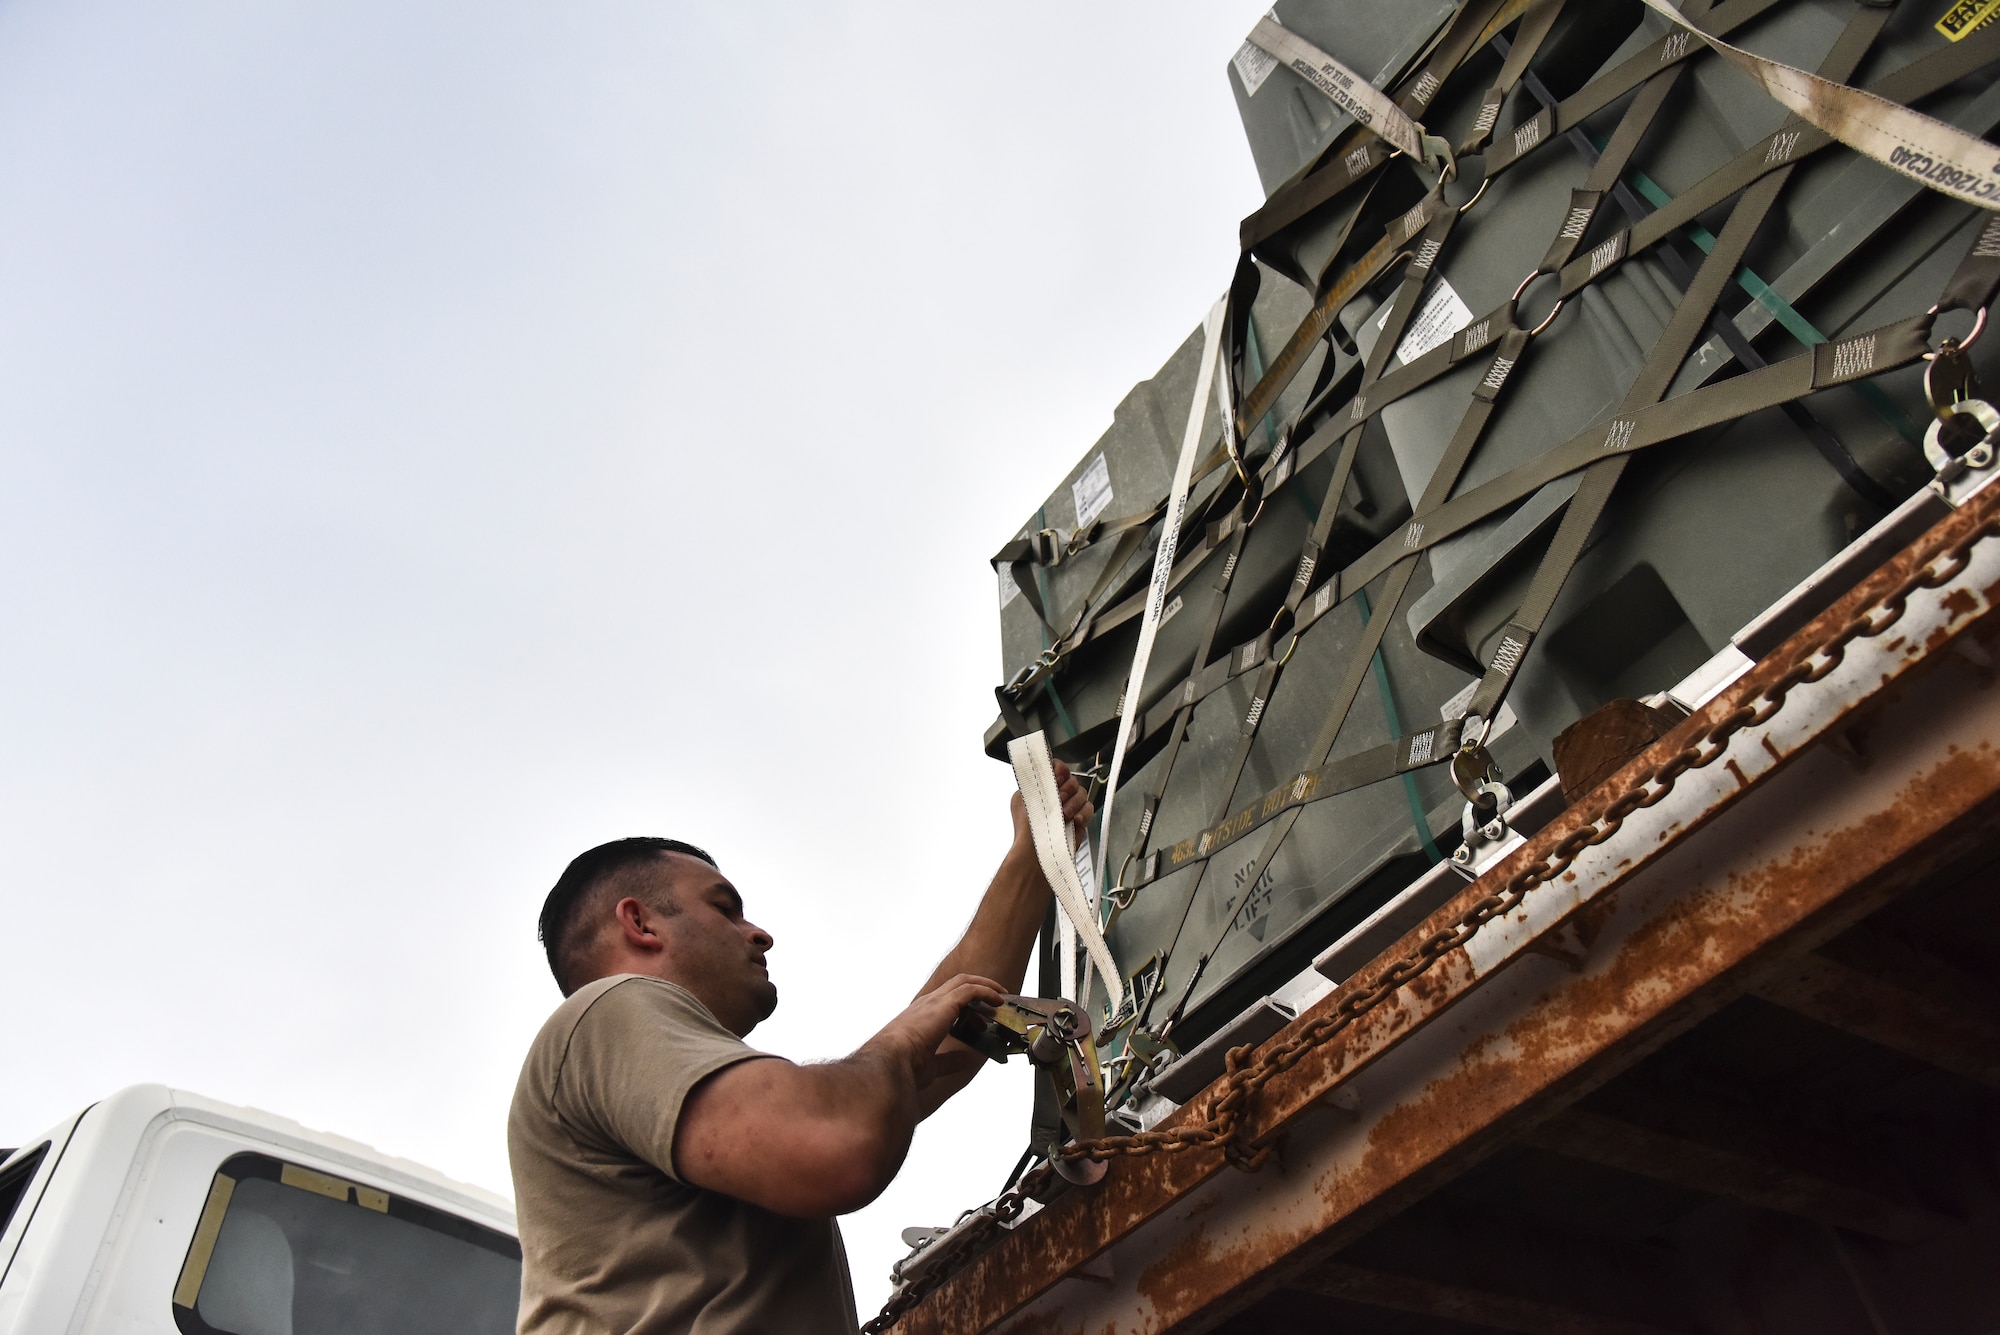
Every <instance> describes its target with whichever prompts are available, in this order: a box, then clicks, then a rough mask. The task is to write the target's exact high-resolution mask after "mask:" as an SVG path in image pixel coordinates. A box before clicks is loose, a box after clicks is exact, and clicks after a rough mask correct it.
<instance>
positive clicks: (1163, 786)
mask: <svg viewBox="0 0 2000 1335" xmlns="http://www.w3.org/2000/svg"><path fill="white" fill-rule="evenodd" d="M1249 531H1250V529H1249V526H1248V525H1245V526H1243V527H1241V528H1239V529H1237V530H1236V537H1235V539H1234V540H1233V541H1232V542H1231V544H1230V547H1229V555H1228V556H1227V557H1226V558H1225V559H1224V560H1223V563H1222V572H1221V573H1220V574H1219V575H1217V576H1216V579H1215V584H1214V595H1213V597H1212V599H1211V601H1210V607H1209V614H1208V620H1207V622H1206V623H1205V624H1204V625H1203V627H1202V632H1201V639H1200V642H1199V643H1198V644H1197V645H1196V647H1195V651H1194V660H1193V661H1194V664H1195V666H1196V668H1197V669H1198V671H1197V673H1196V675H1195V676H1190V677H1188V679H1187V681H1186V683H1185V684H1184V688H1183V691H1182V693H1181V694H1180V695H1179V696H1176V697H1174V698H1170V699H1168V700H1167V701H1165V702H1163V703H1162V704H1161V705H1160V706H1159V707H1158V708H1156V709H1155V710H1154V711H1153V712H1152V713H1151V714H1147V715H1145V716H1143V717H1142V718H1141V719H1140V725H1141V726H1140V727H1139V729H1137V730H1136V733H1135V736H1134V738H1133V740H1132V743H1131V744H1132V745H1133V746H1135V747H1136V746H1138V745H1139V744H1140V742H1141V741H1142V740H1144V739H1146V738H1148V737H1150V736H1151V735H1152V734H1153V733H1154V732H1156V731H1157V727H1158V725H1155V724H1154V720H1155V718H1156V717H1157V716H1158V715H1159V713H1160V712H1161V710H1165V711H1167V712H1168V721H1170V722H1171V723H1172V725H1173V731H1172V732H1171V733H1170V734H1168V737H1167V746H1166V750H1165V752H1164V753H1163V758H1162V760H1161V761H1160V765H1159V773H1158V774H1157V776H1156V777H1155V778H1154V781H1153V782H1152V783H1151V784H1149V785H1148V786H1147V789H1146V800H1145V804H1144V805H1143V806H1142V807H1141V808H1140V809H1139V833H1138V835H1137V837H1136V838H1135V839H1134V841H1133V853H1134V855H1135V856H1136V855H1137V854H1139V853H1143V852H1144V851H1145V848H1146V837H1147V835H1149V834H1150V833H1151V832H1152V829H1153V819H1154V817H1156V816H1157V815H1159V812H1160V799H1161V798H1162V797H1164V796H1165V795H1166V790H1167V778H1168V776H1169V775H1171V774H1172V773H1173V772H1174V761H1175V760H1176V759H1177V758H1178V757H1179V755H1180V750H1181V742H1182V741H1184V740H1185V739H1186V737H1187V725H1188V719H1189V718H1190V717H1191V716H1192V715H1193V713H1194V707H1195V704H1196V697H1195V695H1194V692H1193V691H1192V689H1188V688H1191V687H1192V686H1193V685H1194V682H1195V680H1196V677H1197V676H1202V675H1206V674H1205V673H1204V672H1201V671H1199V669H1201V668H1202V666H1203V665H1204V664H1208V665H1209V666H1215V665H1214V664H1209V663H1208V656H1209V655H1210V654H1211V653H1213V652H1215V634H1216V631H1217V630H1218V629H1219V628H1220V627H1221V625H1222V612H1223V608H1224V607H1225V606H1227V604H1228V602H1229V583H1230V580H1231V579H1233V578H1234V577H1235V575H1236V562H1237V559H1238V558H1239V557H1240V556H1242V554H1243V540H1244V538H1245V537H1246V536H1247V535H1248V533H1249ZM1228 665H1229V659H1224V660H1222V663H1221V666H1222V667H1224V668H1225V669H1226V668H1227V667H1228ZM1123 707H1124V708H1125V709H1132V708H1137V707H1138V706H1137V704H1136V702H1135V700H1134V697H1133V692H1132V683H1131V682H1130V681H1127V682H1126V683H1125V702H1124V706H1123ZM1121 712H1122V710H1121ZM1148 725H1153V726H1148ZM1127 860H1128V861H1129V860H1130V859H1129V858H1128V859H1127ZM1124 871H1125V869H1124V867H1123V866H1122V865H1121V866H1119V867H1117V868H1115V869H1113V873H1112V876H1111V882H1112V884H1114V885H1115V884H1117V883H1118V882H1119V881H1120V880H1122V879H1123V877H1124ZM1113 913H1114V915H1115V914H1116V908H1115V907H1114V909H1113ZM1105 926H1106V929H1107V930H1108V929H1109V927H1110V923H1109V922H1107V923H1106V924H1105Z"/></svg>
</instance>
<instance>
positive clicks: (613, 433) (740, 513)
mask: <svg viewBox="0 0 2000 1335" xmlns="http://www.w3.org/2000/svg"><path fill="white" fill-rule="evenodd" d="M1263 4H1264V0H1245V3H1240V4H1224V5H1216V4H1213V3H1212V2H1211V3H1162V2H1160V0H1151V2H1149V3H1144V4H1141V3H1136V2H1133V0H1125V2H1121V3H1114V4H1103V5H1094V6H1091V5H1082V6H1079V5H1055V4H1047V3H1042V4H1027V5H1021V4H1013V5H981V6H969V5H953V4H947V5H937V4H931V5H917V4H905V5H894V4H852V3H844V4H840V5H825V4H817V5H795V4H772V5H758V6H744V7H742V8H738V7H735V6H730V5H706V6H693V5H676V4H668V3H660V0H651V2H650V3H632V2H627V0H589V3H584V4H571V5H553V4H539V5H522V4H518V3H511V2H509V0H481V2H480V3H478V4H469V3H462V2H461V0H431V3H427V4H421V5H408V4H386V3H369V2H367V0H341V2H340V3H329V2H327V0H297V2H289V3H264V4H252V3H244V2H243V0H208V2H200V3H196V2H191V3H174V2H169V3H158V4H143V5H142V4H133V3H127V4H122V5H114V4H103V3H91V2H89V0H64V2H63V3H55V2H54V0H15V3H11V4H8V5H6V6H4V7H0V463H3V464H4V475H0V608H4V618H5V645H6V649H5V652H4V654H0V726H4V735H0V785H4V790H0V897H3V898H0V923H4V928H0V931H4V934H5V940H6V951H5V955H6V963H5V965H4V967H0V1008H4V1016H5V1025H6V1033H7V1040H8V1045H9V1049H10V1050H9V1054H8V1060H7V1062H6V1067H5V1070H6V1074H5V1076H4V1078H0V1144H16V1143H19V1142H20V1141H21V1140H22V1139H23V1138H25V1137H27V1136H29V1135H31V1134H33V1133H34V1132H35V1131H37V1130H39V1129H41V1128H42V1127H44V1126H46V1125H47V1124H50V1123H53V1122H55V1121H56V1120H57V1119H59V1118H61V1117H63V1116H66V1115H68V1114H69V1113H72V1112H74V1111H75V1110H77V1109H78V1108H80V1107H82V1106H83V1105H84V1104H86V1103H88V1102H90V1101H92V1100H94V1099H96V1098H98V1097H101V1096H102V1095H104V1094H106V1093H109V1092H110V1091H112V1090H115V1089H117V1088H119V1087H122V1086H124V1085H128V1084H132V1083H135V1082H139V1081H153V1080H157V1081H163V1082H166V1083H168V1084H172V1085H176V1086H179V1087H183V1088H187V1089H191V1090H195V1091H198V1092H201V1093H204V1094H207V1095H210V1096H212V1097H216V1098H220V1099H225V1100H229V1101H232V1102H240V1103H249V1104H254V1105H257V1106H259V1107H263V1108H267V1109H270V1110H272V1111H275V1112H279V1113H283V1114H285V1115H288V1116H291V1117H295V1118H297V1119H299V1120H301V1121H303V1122H305V1123H306V1124H308V1125H310V1126H315V1127H321V1128H325V1129H328V1130H334V1131H338V1132H341V1133H343V1134H346V1135H349V1136H353V1137H355V1138H358V1139H361V1140H364V1141H367V1142H370V1143H372V1144H374V1145H376V1146H377V1147H379V1148H381V1149H383V1150H386V1151H390V1152H393V1153H397V1154H402V1155H406V1156H409V1157H411V1158H415V1159H418V1160H421V1161H423V1162H426V1163H429V1164H431V1165H434V1166H435V1167H437V1168H439V1169H441V1170H443V1171H445V1172H447V1173H450V1174H452V1175H454V1176H456V1177H459V1178H462V1179H465V1180H468V1181H471V1182H476V1183H479V1184H481V1185H483V1186H487V1187H490V1188H493V1189H495V1190H499V1191H503V1192H504V1191H506V1190H507V1188H508V1174H507V1164H506V1150H505V1142H504V1135H503V1122H504V1118H505V1113H506V1107H507V1101H508V1097H509V1094H510V1092H511V1090H512V1087H513V1083H514V1076H515V1072H516V1070H517V1068H518V1063H519V1060H520V1057H521V1054H522V1052H523V1051H524V1050H525V1047H526V1045H527V1043H528V1040H529V1038H530V1037H531V1035H532V1034H533V1033H534V1031H535V1029H536V1028H537V1027H538V1026H539V1025H540V1024H541V1022H542V1020H543V1019H544V1017H545V1016H546V1015H547V1013H548V1011H549V1010H550V1009H552V1008H553V1006H554V1005H555V1003H556V1001H557V1000H558V997H557V994H556V991H555V988H554V985H553V984H552V983H551V982H550V980H549V978H548V976H547V973H546V971H545V968H544V965H543V961H542V958H541V955H540V952H539V948H538V947H537V946H536V944H535V940H534V918H535V913H536V910H537V908H538V907H539V905H540V902H541V899H542V896H543V895H544V894H545V893H546V892H547V889H548V887H549V885H550V884H551V883H552V882H553V881H554V879H555V877H556V875H557V874H558V873H559V872H560V871H561V869H562V867H563V865H564V863H565V862H566V861H567V860H568V859H569V858H570V857H571V856H573V855H574V854H575V853H577V852H579V851H581V850H582V849H583V848H585V847H587V846H589V845H591V844H594V843H597V842H599V841H601V840H604V839H607V838H614V837H618V836H622V835H628V834H640V833H660V834H669V835H674V836H678V837H681V838H685V839H690V840H694V841H696V842H699V843H701V844H703V845H705V846H707V847H709V848H710V849H712V850H714V851H715V853H716V854H717V856H718V857H719V859H720V860H721V863H722V866H723V868H724V869H725V870H726V871H727V872H728V873H730V874H731V875H732V877H733V878H734V879H735V881H736V883H737V884H738V885H739V886H740V887H741V888H742V890H743V892H744V895H745V897H746V899H747V901H748V905H749V911H750V913H751V915H752V917H753V918H755V919H756V920H757V921H759V922H761V923H763V924H764V925H765V926H767V927H768V928H770V929H771V930H772V932H773V933H774V934H775V935H776V937H777V949H776V951H775V952H774V954H773V957H772V964H773V972H774V976H775V977H776V979H777V981H778V983H779V986H780V989H781V992H782V995H783V1002H782V1004H781V1007H780V1010H779V1012H778V1014H777V1016H776V1017H775V1018H774V1019H772V1020H771V1021H770V1022H769V1023H768V1024H767V1025H766V1026H765V1027H764V1028H763V1029H760V1030H759V1031H758V1033H757V1035H756V1036H755V1037H756V1041H757V1042H758V1043H759V1044H760V1045H761V1046H764V1047H767V1048H769V1049H772V1050H775V1051H777V1052H781V1053H784V1054H786V1055H788V1056H794V1057H799V1058H809V1057H827V1056H836V1055H839V1054H841V1053H843V1052H846V1051H848V1050H850V1049H852V1048H853V1047H854V1046H856V1045H857V1044H859V1043H860V1042H862V1041H863V1040H864V1039H865V1038H866V1037H867V1036H868V1035H869V1034H870V1033H871V1032H873V1030H874V1029H875V1028H877V1027H878V1026H879V1025H880V1024H881V1023H883V1022H884V1021H886V1020H887V1019H888V1018H889V1017H890V1016H891V1015H892V1014H893V1013H894V1012H895V1011H896V1010H897V1009H899V1008H900V1006H901V1005H902V1004H903V1002H904V1001H905V1000H906V999H907V997H908V995H909V994H910V993H911V992H912V991H913V990H914V989H915V987H916V986H917V984H918V983H919V982H921V981H922V979H923V978H924V976H925V975H926V974H927V973H928V972H929V970H930V969H931V967H932V966H933V964H934V963H935V961H936V959H937V957H938V956H939V955H940V954H942V952H943V951H944V949H945V948H946V946H947V945H948V944H949V943H950V941H951V940H952V939H953V938H954V937H955V935H956V933H957V931H958V930H959V928H960V927H961V926H962V924H963V922H964V920H965V919H966V917H967V916H968V914H969V913H970V911H971V908H972V904H973V902H974V900H975V898H976V896H977V894H978V891H979V890H980V889H981V888H982V887H983V885H984V882H985V878H986V876H987V875H988V873H989V872H990V871H991V868H992V866H993V864H994V863H995V862H996V861H997V859H998V857H999V855H1000V853H1001V851H1002V850H1003V848H1004V846H1005V844H1006V841H1007V838H1008V823H1007V818H1006V812H1005V802H1006V797H1007V794H1008V792H1009V790H1010V787H1011V781H1010V778H1009V775H1008V773H1007V771H1006V770H1005V768H1004V767H1003V766H1001V765H999V764H996V763H995V762H993V761H991V760H988V759H986V758H985V757H984V756H983V755H982V754H981V753H980V747H979V743H980V734H981V732H982V730H983V729H984V727H985V726H986V724H987V723H988V722H989V721H990V720H991V718H992V716H993V712H994V709H993V698H992V686H993V683H994V680H995V678H996V677H997V675H998V669H999V663H998V659H999V650H998V634H997V630H996V625H995V601H996V600H995V585H994V577H993V575H992V572H991V571H990V569H989V568H988V566H987V565H986V558H987V557H988V556H989V555H991V553H992V552H993V550H994V549H995V548H996V547H997V546H998V545H999V544H1000V543H1001V542H1003V541H1004V540H1006V539H1007V538H1008V537H1010V536H1012V534H1013V532H1014V531H1015V530H1016V529H1017V528H1018V527H1019V525H1020V524H1021V523H1022V521H1023V520H1024V519H1026V518H1027V517H1029V516H1030V515H1032V513H1033V511H1034V508H1035V505H1036V504H1037V502H1038V501H1039V500H1040V499H1041V498H1042V497H1043V496H1044V495H1046V494H1047V493H1048V492H1049V491H1050V490H1051V489H1052V487H1053V486H1054V485H1055V484H1056V483H1057V482H1059V481H1060V480H1061V478H1062V475H1063V473H1064V472H1065V471H1066V470H1067V469H1068V467H1069V466H1070V465H1071V463H1072V462H1074V461H1075V460H1076V458H1077V457H1078V456H1080V455H1081V454H1082V453H1083V451H1084V450H1085V449H1086V448H1087V447H1088V446H1089V445H1090V444H1091V442H1092V441H1093V440H1094V439H1095V438H1096V437H1097V435H1098V434H1099V433H1100V432H1101V431H1102V430H1103V429H1104V427H1105V426H1106V425H1108V424H1109V421H1110V416H1111V410H1112V407H1113V405H1114V404H1116V403H1117V401H1118V400H1119V399H1120V397H1122V395H1123V394H1124V393H1125V391H1126V389H1127V388H1129V386H1130V385H1131V384H1132V383H1133V382H1134V381H1136V380H1138V379H1141V378H1143V377H1145V376H1147V375H1149V374H1150V373H1151V372H1152V370H1153V369H1154V368H1155V367H1157V366H1158V365H1159V363H1160V362H1161V361H1163V360H1164V359H1165V357H1166V356H1167V354H1168V353H1169V352H1170V351H1172V350H1173V348H1174V347H1175V346H1176V345H1178V344H1179V343H1180V341H1181V340H1182V339H1183V338H1184V337H1185V336H1186V335H1187V333H1188V331H1189V330H1190V329H1192V328H1193V327H1194V326H1195V325H1196V324H1197V323H1198V322H1199V320H1200V318H1201V316H1202V313H1203V312H1204V311H1205V310H1206V308H1207V306H1208V304H1209V302H1210V301H1212V300H1213V299H1214V297H1215V296H1216V295H1217V294H1218V293H1219V292H1220V291H1221V290H1222V288H1223V287H1224V285H1225V284H1226V283H1227V281H1228V278H1229V273H1230V267H1231V263H1232V260H1233V257H1234V245H1233V238H1234V232H1235V224H1236V220H1237V219H1238V218H1239V217H1240V216H1241V215H1243V214H1244V213H1246V212H1248V211H1249V209H1250V208H1252V207H1253V206H1254V205H1255V204H1256V202H1257V201H1258V199H1259V198H1260V195H1259V192H1258V190H1257V186H1256V177H1255V174H1254V172H1253V170H1252V167H1251V162H1250V157H1249V152H1248V150H1247V148H1246V147H1245V146H1244V143H1243V139H1242V135H1241V132H1240V130H1239V128H1238V125H1237V120H1236V114H1235V110H1234V106H1233V103H1232V101H1231V97H1230V93H1229V87H1228V83H1227V81H1226V77H1225V74H1224V67H1225V64H1226V61H1227V59H1228V57H1229V55H1230V54H1231V53H1232V52H1233V51H1234V50H1235V48H1236V45H1237V44H1238V42H1240V41H1241V39H1242V35H1243V33H1244V32H1246V31H1247V30H1248V29H1249V27H1250V26H1251V24H1252V23H1254V22H1255V19H1256V16H1257V13H1258V11H1259V10H1260V9H1261V8H1262V7H1263ZM1024 1077H1025V1068H1024V1067H1023V1066H1022V1065H1021V1064H1020V1063H1015V1064H1013V1066H1011V1067H1010V1068H1009V1069H1008V1070H1007V1071H1006V1072H1004V1073H1003V1072H1000V1071H993V1072H989V1073H988V1074H987V1075H985V1076H983V1077H982V1078H981V1079H980V1081H979V1082H978V1083H977V1084H975V1085H974V1086H973V1087H972V1089H971V1090H970V1091H969V1092H968V1093H967V1094H965V1095H963V1096H961V1098H960V1099H959V1100H958V1101H957V1103H956V1104H955V1105H954V1106H952V1107H951V1108H949V1109H947V1110H946V1111H945V1112H944V1113H942V1114H940V1115H939V1116H938V1117H937V1118H935V1119H934V1120H933V1121H932V1122H931V1123H928V1124H926V1126H925V1127H924V1128H923V1129H922V1130H921V1131H920V1132H919V1134H918V1139H917V1144H916V1148H915V1150H914V1152H913V1153H912V1155H911V1159H910V1162H909V1165H908V1166H907V1167H906V1169H905V1171H904V1175H903V1177H902V1179H901V1180H900V1181H899V1182H898V1183H897V1184H896V1185H895V1186H894V1187H892V1188H891V1189H890V1190H889V1192H888V1193H887V1194H886V1195H885V1196H884V1197H883V1198H882V1200H881V1201H879V1202H878V1203H877V1204H876V1205H874V1206H872V1207H870V1208H869V1209H867V1210H865V1211H862V1212H861V1213H860V1214H858V1215H856V1216H854V1217H852V1218H851V1219H849V1220H848V1221H847V1222H846V1231H847V1235H848V1242H849V1250H850V1253H851V1255H852V1257H853V1259H854V1263H855V1269H856V1279H857V1292H858V1295H859V1298H860V1301H861V1304H862V1307H863V1309H864V1315H866V1313H867V1311H869V1310H871V1309H872V1308H873V1306H874V1305H875V1304H877V1303H879V1302H880V1300H881V1299H882V1297H883V1296H884V1295H885V1291H886V1270H887V1267H888V1264H889V1262H890V1261H891V1260H892V1259H893V1258H894V1257H895V1256H897V1255H899V1254H900V1253H901V1251H902V1247H901V1244H900V1243H899V1242H898V1241H897V1240H896V1233H897V1232H898V1230H900V1229H901V1228H902V1227H903V1226H905V1225H908V1224H917V1223H923V1224H932V1223H945V1222H948V1221H949V1220H950V1219H951V1218H952V1217H953V1216H954V1215H956V1214H957V1212H958V1211H959V1210H961V1209H963V1208H965V1207H967V1206H970V1205H973V1204H975V1203H977V1202H978V1201H980V1200H982V1199H984V1198H986V1197H987V1196H990V1195H991V1194H992V1193H993V1192H994V1191H996V1190H997V1189H998V1188H999V1186H1000V1180H1001V1178H1002V1177H1003V1175H1004V1173H1005V1171H1006V1170H1007V1168H1008V1167H1009V1166H1010V1165H1011V1164H1012V1162H1013V1160H1014V1159H1015V1157H1016V1156H1017V1155H1018V1153H1019V1152H1020V1150H1021V1149H1022V1147H1023V1144H1024V1142H1025V1137H1026V1122H1027V1116H1028V1107H1027V1085H1026V1082H1025V1078H1024Z"/></svg>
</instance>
